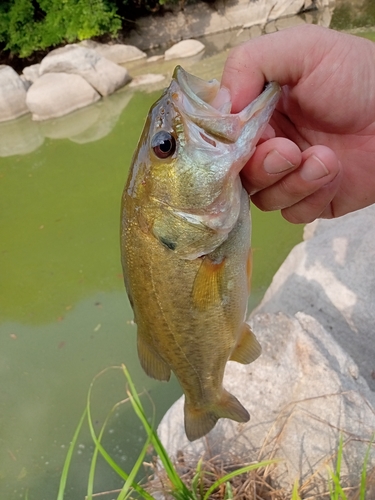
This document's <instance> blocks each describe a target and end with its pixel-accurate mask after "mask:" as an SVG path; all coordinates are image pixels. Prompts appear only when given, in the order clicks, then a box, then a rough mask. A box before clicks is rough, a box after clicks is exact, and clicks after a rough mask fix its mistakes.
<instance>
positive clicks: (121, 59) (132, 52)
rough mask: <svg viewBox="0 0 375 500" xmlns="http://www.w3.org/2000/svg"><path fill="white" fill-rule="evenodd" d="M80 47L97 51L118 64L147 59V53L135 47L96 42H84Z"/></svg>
mask: <svg viewBox="0 0 375 500" xmlns="http://www.w3.org/2000/svg"><path fill="white" fill-rule="evenodd" d="M79 45H81V46H82V47H87V48H90V49H94V50H96V52H98V54H100V55H101V56H103V57H105V58H106V59H109V60H110V61H112V62H114V63H116V64H124V63H127V62H130V61H138V60H141V59H146V57H147V54H146V53H145V52H143V51H142V50H139V49H138V48H137V47H134V45H123V44H120V43H115V44H112V45H110V44H107V43H98V42H94V40H83V41H82V42H80V43H79Z"/></svg>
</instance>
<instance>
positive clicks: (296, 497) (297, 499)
mask: <svg viewBox="0 0 375 500" xmlns="http://www.w3.org/2000/svg"><path fill="white" fill-rule="evenodd" d="M292 500H301V497H300V496H299V494H298V481H297V480H296V481H295V482H294V486H293V491H292Z"/></svg>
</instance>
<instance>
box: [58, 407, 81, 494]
mask: <svg viewBox="0 0 375 500" xmlns="http://www.w3.org/2000/svg"><path fill="white" fill-rule="evenodd" d="M86 415H87V408H85V410H84V412H83V413H82V416H81V418H80V420H79V422H78V425H77V427H76V430H75V432H74V435H73V439H72V441H71V443H70V445H69V448H68V453H67V454H66V458H65V462H64V466H63V470H62V472H61V478H60V484H59V491H58V493H57V500H63V498H64V493H65V486H66V481H67V478H68V472H69V467H70V463H71V461H72V456H73V451H74V448H75V445H76V444H77V440H78V436H79V433H80V432H81V428H82V425H83V422H84V421H85V418H86Z"/></svg>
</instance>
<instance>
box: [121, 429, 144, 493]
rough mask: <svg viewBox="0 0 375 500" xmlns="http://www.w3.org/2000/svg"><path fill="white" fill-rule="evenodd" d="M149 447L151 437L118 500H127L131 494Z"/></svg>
mask: <svg viewBox="0 0 375 500" xmlns="http://www.w3.org/2000/svg"><path fill="white" fill-rule="evenodd" d="M149 445H150V436H148V437H147V440H146V442H145V444H144V446H143V448H142V451H141V453H140V454H139V456H138V458H137V461H136V462H135V464H134V466H133V468H132V470H131V472H130V474H129V476H128V479H127V480H126V481H125V484H124V486H123V488H122V490H121V492H120V494H119V496H118V497H117V500H125V499H126V498H127V495H128V494H129V492H130V491H131V490H132V485H133V481H134V480H135V477H136V475H137V474H138V471H139V469H140V468H141V465H142V463H143V459H144V458H145V456H146V453H147V449H148V447H149ZM143 498H145V497H143ZM151 498H152V497H151Z"/></svg>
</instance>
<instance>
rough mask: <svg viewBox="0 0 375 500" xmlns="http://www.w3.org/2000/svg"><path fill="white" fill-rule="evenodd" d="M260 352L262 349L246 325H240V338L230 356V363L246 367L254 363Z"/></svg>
mask: <svg viewBox="0 0 375 500" xmlns="http://www.w3.org/2000/svg"><path fill="white" fill-rule="evenodd" d="M261 352H262V348H261V346H260V344H259V342H258V340H257V338H256V337H255V335H254V334H253V332H252V331H251V329H250V326H249V325H248V324H247V323H243V324H242V330H241V334H240V338H239V339H238V342H237V344H236V346H235V348H234V350H233V352H232V354H231V356H230V358H229V359H230V360H231V361H237V363H242V364H243V365H247V364H249V363H251V362H253V361H255V360H256V359H257V358H258V357H259V356H260V353H261Z"/></svg>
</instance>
